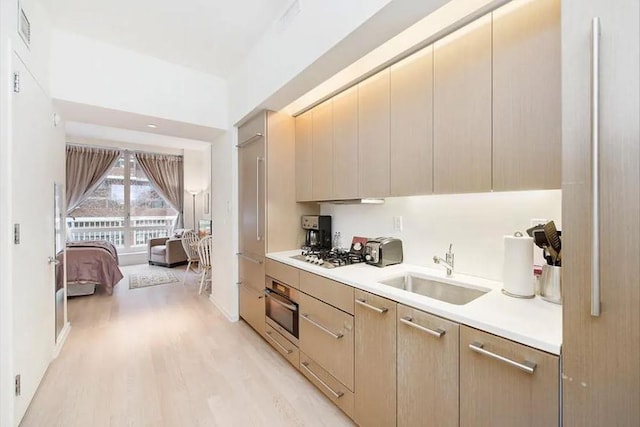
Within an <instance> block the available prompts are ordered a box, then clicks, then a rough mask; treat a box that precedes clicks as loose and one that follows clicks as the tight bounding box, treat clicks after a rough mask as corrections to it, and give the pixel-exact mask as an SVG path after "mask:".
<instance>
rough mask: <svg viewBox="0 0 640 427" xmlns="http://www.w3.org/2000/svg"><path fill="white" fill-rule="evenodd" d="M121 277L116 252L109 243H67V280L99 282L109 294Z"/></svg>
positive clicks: (96, 241)
mask: <svg viewBox="0 0 640 427" xmlns="http://www.w3.org/2000/svg"><path fill="white" fill-rule="evenodd" d="M122 277H123V275H122V272H121V271H120V267H118V253H117V252H116V248H115V247H114V246H113V245H112V244H111V243H109V242H106V241H102V240H95V241H84V242H68V243H67V281H68V282H92V283H100V284H101V285H103V286H104V288H105V290H106V291H107V293H108V294H109V295H111V294H113V287H114V286H115V285H116V283H118V282H119V281H120V280H122Z"/></svg>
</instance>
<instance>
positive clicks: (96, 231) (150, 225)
mask: <svg viewBox="0 0 640 427" xmlns="http://www.w3.org/2000/svg"><path fill="white" fill-rule="evenodd" d="M177 214H178V213H177V211H176V210H175V209H173V208H172V207H171V206H170V205H169V204H168V203H167V202H166V201H165V200H164V199H163V198H162V197H161V196H160V195H159V194H158V193H157V192H156V191H155V190H154V189H153V187H152V186H151V183H150V182H149V180H148V178H147V177H146V175H145V174H144V172H143V171H142V169H141V168H140V166H139V165H138V162H137V161H136V159H135V156H133V155H132V154H131V153H130V152H127V151H125V152H123V154H122V155H121V156H120V158H119V159H118V160H117V161H116V163H115V165H114V166H113V168H112V169H111V171H110V172H109V174H108V176H107V178H106V179H105V180H104V181H103V182H102V183H101V184H100V186H98V188H96V189H95V190H94V192H93V193H92V194H91V195H90V196H89V197H88V198H87V199H86V200H85V201H84V202H82V203H81V204H80V205H79V206H78V207H77V208H76V209H74V210H73V211H72V212H71V213H70V214H69V216H68V217H67V227H68V230H69V232H68V234H69V235H68V238H69V240H72V241H78V240H107V241H109V242H111V243H113V244H114V246H116V248H118V252H121V253H127V252H139V251H141V250H143V249H144V248H145V247H146V244H147V240H149V239H151V238H154V237H165V236H168V234H169V232H170V231H171V228H172V225H173V222H174V220H175V218H176V216H177Z"/></svg>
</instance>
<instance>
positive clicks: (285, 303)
mask: <svg viewBox="0 0 640 427" xmlns="http://www.w3.org/2000/svg"><path fill="white" fill-rule="evenodd" d="M264 293H265V299H264V301H265V314H266V317H265V320H266V322H267V323H268V324H269V325H270V326H271V327H273V328H274V329H275V330H276V331H278V332H280V333H281V334H282V335H283V336H284V337H285V338H287V339H288V340H289V341H291V342H292V343H293V344H295V345H296V346H297V345H298V291H297V290H296V289H294V288H292V287H290V286H287V285H285V284H283V283H280V282H278V281H277V280H276V279H273V278H271V277H267V278H266V280H265V290H264Z"/></svg>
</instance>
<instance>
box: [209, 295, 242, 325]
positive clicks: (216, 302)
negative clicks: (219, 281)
mask: <svg viewBox="0 0 640 427" xmlns="http://www.w3.org/2000/svg"><path fill="white" fill-rule="evenodd" d="M209 301H211V303H212V304H213V305H214V306H215V307H216V308H217V309H218V310H220V312H221V313H222V314H224V317H226V318H227V320H229V322H237V321H238V320H240V316H232V315H231V314H229V312H228V311H227V310H225V309H224V308H223V307H222V306H221V305H220V304H218V301H216V300H215V299H214V298H213V295H209Z"/></svg>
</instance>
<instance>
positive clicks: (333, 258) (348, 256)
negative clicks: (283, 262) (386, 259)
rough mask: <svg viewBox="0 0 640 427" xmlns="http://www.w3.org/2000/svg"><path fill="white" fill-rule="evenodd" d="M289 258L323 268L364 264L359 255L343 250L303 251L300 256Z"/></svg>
mask: <svg viewBox="0 0 640 427" xmlns="http://www.w3.org/2000/svg"><path fill="white" fill-rule="evenodd" d="M291 258H293V259H297V260H299V261H305V262H308V263H310V264H315V265H319V266H321V267H324V268H336V267H344V266H345V265H351V264H358V263H361V262H364V258H363V257H362V255H361V254H358V253H355V252H350V251H347V250H344V249H332V250H328V249H314V250H303V251H302V253H301V254H300V255H294V256H292V257H291Z"/></svg>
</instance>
